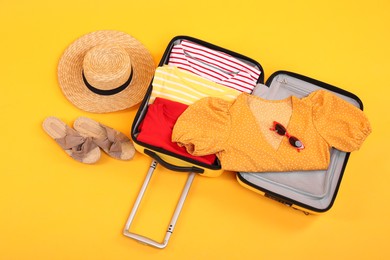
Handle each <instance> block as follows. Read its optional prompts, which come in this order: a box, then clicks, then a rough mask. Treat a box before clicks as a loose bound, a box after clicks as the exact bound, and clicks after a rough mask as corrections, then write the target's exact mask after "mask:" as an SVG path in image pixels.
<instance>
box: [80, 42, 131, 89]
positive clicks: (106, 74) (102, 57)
mask: <svg viewBox="0 0 390 260" xmlns="http://www.w3.org/2000/svg"><path fill="white" fill-rule="evenodd" d="M131 70H132V67H131V60H130V56H129V54H128V52H127V51H126V50H125V49H124V48H122V47H120V46H119V45H116V44H99V45H96V46H95V47H93V48H91V49H90V50H89V51H88V52H87V53H86V55H85V56H84V60H83V73H84V76H85V79H86V80H87V81H88V83H89V84H90V85H92V86H93V87H94V88H97V89H101V90H112V89H115V88H118V87H119V86H121V85H123V84H124V83H125V82H126V81H128V80H129V77H130V75H131Z"/></svg>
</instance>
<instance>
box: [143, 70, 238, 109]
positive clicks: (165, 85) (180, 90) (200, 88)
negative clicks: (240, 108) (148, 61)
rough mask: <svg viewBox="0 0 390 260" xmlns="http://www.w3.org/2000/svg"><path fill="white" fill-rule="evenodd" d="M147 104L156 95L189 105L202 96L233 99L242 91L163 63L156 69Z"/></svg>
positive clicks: (151, 101)
mask: <svg viewBox="0 0 390 260" xmlns="http://www.w3.org/2000/svg"><path fill="white" fill-rule="evenodd" d="M152 85H153V90H152V93H151V97H150V100H149V104H151V103H153V101H154V99H155V98H156V97H161V98H165V99H169V100H172V101H176V102H180V103H182V104H186V105H190V104H193V103H194V102H195V101H198V100H199V99H202V98H204V97H218V98H221V99H224V100H227V101H233V100H234V99H236V98H237V96H238V95H240V94H241V93H242V92H240V91H238V90H236V89H233V88H229V87H226V86H223V85H221V84H218V83H215V82H212V81H210V80H208V79H205V78H202V77H200V76H197V75H195V74H193V73H191V72H188V71H185V70H182V69H179V68H177V67H174V66H169V65H164V66H162V67H158V68H157V69H156V72H155V75H154V79H153V83H152Z"/></svg>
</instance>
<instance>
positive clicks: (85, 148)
mask: <svg viewBox="0 0 390 260" xmlns="http://www.w3.org/2000/svg"><path fill="white" fill-rule="evenodd" d="M42 127H43V129H44V130H45V132H46V133H47V134H48V135H49V136H50V137H51V138H53V139H54V140H55V141H56V142H57V143H58V144H59V145H60V146H61V147H62V149H64V150H65V152H66V153H67V154H68V155H70V156H71V157H72V158H73V159H75V160H77V161H79V162H82V163H88V164H91V163H95V162H96V161H97V160H99V158H100V154H101V153H100V149H99V147H98V146H97V145H96V144H95V143H94V142H93V140H92V138H88V137H84V136H82V135H80V133H78V132H77V131H76V130H74V129H72V128H71V127H69V126H67V125H66V124H65V123H64V122H63V121H61V120H60V119H59V118H57V117H48V118H46V119H45V120H44V121H43V124H42Z"/></svg>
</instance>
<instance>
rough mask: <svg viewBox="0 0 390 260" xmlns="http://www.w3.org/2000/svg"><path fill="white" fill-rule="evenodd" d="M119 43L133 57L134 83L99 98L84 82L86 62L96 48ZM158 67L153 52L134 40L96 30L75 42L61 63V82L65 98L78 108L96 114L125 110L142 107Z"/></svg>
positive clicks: (59, 78) (119, 33)
mask: <svg viewBox="0 0 390 260" xmlns="http://www.w3.org/2000/svg"><path fill="white" fill-rule="evenodd" d="M99 44H116V45H118V46H120V47H122V48H123V49H124V50H126V52H127V53H128V54H129V56H130V59H131V64H132V69H133V75H132V79H131V82H130V84H129V85H128V86H127V87H126V88H125V89H124V90H122V91H121V92H119V93H116V94H113V95H99V94H96V93H94V92H92V91H91V90H89V89H88V88H87V86H86V85H85V83H84V81H83V77H82V70H83V68H82V67H83V59H84V56H85V54H86V53H87V52H88V50H90V49H91V48H92V47H94V46H96V45H99ZM154 71H155V64H154V61H153V58H152V55H151V54H150V52H149V51H148V50H147V49H146V48H145V47H144V45H142V43H141V42H139V41H138V40H137V39H135V38H134V37H132V36H130V35H128V34H126V33H123V32H119V31H112V30H106V31H96V32H92V33H89V34H86V35H84V36H82V37H80V38H79V39H77V40H76V41H74V42H73V43H72V44H71V45H70V46H69V47H68V48H67V49H66V50H65V52H64V54H63V55H62V57H61V59H60V61H59V64H58V81H59V84H60V86H61V89H62V91H63V93H64V95H65V97H66V98H67V99H68V100H69V101H70V102H71V103H73V104H74V105H75V106H77V107H78V108H80V109H82V110H84V111H88V112H94V113H106V112H114V111H119V110H123V109H126V108H129V107H132V106H134V105H136V104H138V103H139V102H140V101H141V100H142V99H143V97H144V96H145V93H146V90H147V88H148V86H149V84H150V82H151V80H152V78H153V74H154Z"/></svg>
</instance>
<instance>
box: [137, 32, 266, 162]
mask: <svg viewBox="0 0 390 260" xmlns="http://www.w3.org/2000/svg"><path fill="white" fill-rule="evenodd" d="M260 74H261V72H260V70H259V69H258V68H256V67H254V66H250V65H248V64H246V63H243V62H242V61H240V60H239V59H237V58H235V57H232V56H230V55H228V54H225V53H222V52H218V51H215V50H212V49H209V48H207V47H204V46H201V45H198V44H196V43H192V42H190V41H188V40H183V41H181V43H180V44H177V45H175V46H174V47H173V49H172V51H171V53H170V56H169V60H168V64H167V65H164V66H161V67H158V68H157V69H156V72H155V75H154V78H153V82H152V85H153V89H152V93H151V96H150V99H149V107H148V111H147V113H146V116H145V118H144V120H143V122H142V124H141V126H140V128H139V130H140V133H139V135H138V137H137V140H138V141H141V142H143V143H146V144H150V145H153V146H156V147H160V148H164V149H166V150H168V151H171V152H175V153H177V154H180V155H182V156H185V157H187V158H191V159H192V160H197V161H199V162H203V163H207V164H213V163H214V161H215V158H216V155H215V154H207V155H204V156H197V155H191V154H189V153H188V152H187V151H186V149H185V148H184V147H180V146H178V145H177V143H175V142H172V140H171V136H172V129H173V126H174V125H175V123H176V120H177V118H179V116H180V115H181V114H182V113H183V112H184V111H185V110H186V108H187V106H188V105H191V104H193V103H195V102H197V101H198V100H201V99H203V98H206V97H215V98H220V99H222V100H225V101H228V102H231V101H234V100H235V99H236V98H237V97H238V96H239V95H240V94H241V93H243V92H245V93H251V92H252V91H253V89H254V88H255V86H256V83H257V81H258V78H259V76H260Z"/></svg>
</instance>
